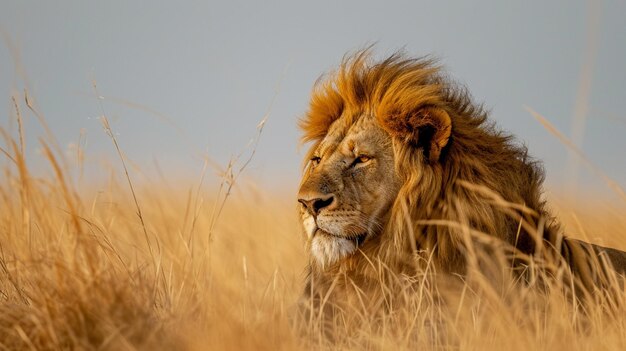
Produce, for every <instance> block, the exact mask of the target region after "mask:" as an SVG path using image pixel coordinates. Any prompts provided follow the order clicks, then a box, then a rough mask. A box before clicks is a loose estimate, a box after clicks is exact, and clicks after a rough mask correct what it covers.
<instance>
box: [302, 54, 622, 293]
mask: <svg viewBox="0 0 626 351" xmlns="http://www.w3.org/2000/svg"><path fill="white" fill-rule="evenodd" d="M361 116H375V118H376V120H377V121H378V123H379V125H380V126H381V127H382V128H383V129H384V130H385V131H386V132H387V133H388V134H389V136H390V137H391V139H392V145H393V155H394V159H395V170H393V171H394V172H395V175H396V176H397V177H398V179H399V180H400V184H401V185H400V188H399V191H398V194H397V196H396V197H395V201H394V202H393V205H392V206H391V208H390V210H389V211H388V213H385V214H384V216H385V219H386V223H385V225H384V230H383V231H382V233H380V234H379V235H377V236H376V237H374V238H372V239H371V240H369V241H366V242H365V244H364V245H363V246H362V247H360V250H359V252H358V253H356V254H353V255H351V256H350V257H347V258H345V259H343V260H341V261H340V262H337V263H336V264H334V265H332V266H330V267H328V266H326V267H320V266H318V265H316V264H312V265H311V267H310V269H311V275H310V279H309V282H308V288H307V289H308V290H309V293H313V294H316V293H315V291H314V290H316V289H319V292H318V293H320V294H322V296H323V294H324V292H325V291H329V289H331V290H332V289H335V291H340V290H341V286H343V287H344V288H347V287H348V286H350V284H351V283H348V282H347V281H348V280H350V281H360V282H361V286H360V289H366V288H364V287H363V286H366V285H367V284H366V283H365V281H366V279H365V278H363V277H367V276H368V275H369V274H371V272H369V271H370V270H371V267H372V265H373V264H372V261H376V260H378V262H382V264H384V265H385V266H387V267H389V268H390V269H391V270H393V271H396V272H402V271H404V270H406V269H407V268H406V267H409V266H410V265H411V262H414V261H415V253H416V252H420V253H421V256H420V255H418V257H422V258H424V259H425V260H429V261H430V262H431V263H432V264H433V265H434V267H435V268H436V269H438V270H440V271H443V272H450V273H461V274H464V273H466V272H467V269H468V264H471V263H472V262H471V261H472V259H476V257H475V256H472V255H471V253H472V252H473V251H472V250H474V249H473V248H472V247H473V246H474V245H476V243H477V242H485V241H489V242H491V243H495V245H496V246H499V247H508V249H507V250H509V251H510V252H514V253H515V254H516V255H518V257H526V259H528V258H529V257H530V256H532V255H534V257H539V255H537V253H538V252H540V251H541V252H543V253H545V255H543V257H545V258H550V259H552V260H554V261H558V262H561V263H566V264H568V265H570V266H571V267H572V271H573V272H574V273H575V274H576V275H577V277H578V278H579V279H580V281H581V282H582V285H583V286H585V287H587V288H590V287H593V286H594V285H596V284H598V280H599V279H600V280H601V278H599V277H600V276H601V275H602V272H604V271H605V269H604V268H602V267H604V266H602V267H601V266H600V265H597V264H592V261H595V262H598V259H597V257H598V253H599V252H603V251H604V252H606V254H607V255H608V256H609V261H611V262H612V263H613V264H614V265H619V266H618V267H616V268H617V269H618V270H620V271H624V270H626V254H624V253H622V252H620V251H617V250H612V249H605V248H601V247H597V246H594V245H590V244H586V243H582V242H578V241H574V240H569V239H564V238H563V237H562V236H561V234H560V233H561V231H560V229H559V226H558V224H557V223H556V221H555V220H554V219H553V218H552V217H551V215H550V214H549V213H548V211H547V210H546V205H545V203H544V201H543V200H542V197H541V184H542V182H543V171H542V169H541V167H540V165H539V164H538V163H537V162H536V161H534V160H533V159H531V158H530V157H529V156H528V153H527V149H526V148H525V147H523V146H520V145H518V144H516V143H515V142H514V141H513V138H512V137H511V136H510V135H508V134H505V133H503V132H501V131H499V130H498V129H497V128H495V126H494V125H493V124H492V123H490V122H488V120H487V111H485V109H484V108H483V107H482V106H480V105H476V104H475V103H473V102H472V101H471V98H470V95H469V93H468V92H467V90H466V89H464V88H462V87H459V86H458V85H456V84H454V83H453V82H451V81H450V80H449V79H448V78H447V77H446V76H445V75H444V74H443V73H442V71H441V70H440V68H439V67H438V66H437V65H435V63H434V61H433V60H431V59H428V58H417V59H413V58H406V57H405V56H404V55H402V54H399V53H396V54H394V55H392V56H390V57H389V58H387V59H385V60H382V61H380V62H372V60H371V58H370V53H369V51H368V50H365V51H361V52H358V53H357V54H355V55H353V56H349V57H347V58H345V59H344V61H343V62H342V64H341V65H340V67H339V69H338V70H337V71H335V72H333V73H331V74H330V75H329V76H327V77H325V79H323V80H322V81H321V82H318V84H317V85H316V87H315V89H314V91H313V94H312V97H311V103H310V107H309V110H308V112H307V114H306V116H305V117H304V118H303V119H302V120H301V123H300V127H301V129H302V130H303V132H304V136H303V141H304V142H312V143H313V145H312V147H311V150H310V151H309V154H308V155H307V156H308V157H307V160H308V159H309V158H310V157H311V156H312V155H313V153H314V152H315V150H316V149H317V147H318V146H319V145H320V143H321V142H322V140H323V139H324V137H325V136H326V135H327V133H328V131H329V129H330V128H331V127H335V126H336V125H335V123H340V124H341V125H343V126H350V125H352V124H354V123H355V121H357V120H358V119H359V118H361ZM309 167H310V166H309ZM307 171H309V169H308V168H307ZM311 171H312V170H311ZM381 186H383V187H384V186H386V184H382V185H381ZM520 223H521V224H520ZM468 228H471V230H470V229H468ZM472 233H473V234H472ZM477 233H478V234H477ZM481 240H482V241H481ZM522 261H523V260H522ZM407 262H408V263H407ZM603 262H604V261H603ZM474 263H476V262H474ZM605 263H606V262H605ZM368 272H369V273H368ZM338 273H342V274H343V275H342V277H343V278H340V279H339V280H338V278H337V277H338ZM343 280H346V282H344V284H341V281H343ZM338 281H339V283H338ZM331 285H332V286H333V287H332V288H330V286H331Z"/></svg>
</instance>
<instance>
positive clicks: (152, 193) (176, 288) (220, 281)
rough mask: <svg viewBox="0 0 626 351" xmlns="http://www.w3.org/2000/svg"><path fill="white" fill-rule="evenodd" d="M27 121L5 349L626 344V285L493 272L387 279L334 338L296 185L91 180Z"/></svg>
mask: <svg viewBox="0 0 626 351" xmlns="http://www.w3.org/2000/svg"><path fill="white" fill-rule="evenodd" d="M15 105H16V108H17V109H18V110H19V106H18V105H19V104H18V103H17V102H16V103H15ZM17 117H18V122H19V123H18V126H19V127H20V128H19V131H18V137H17V138H15V137H13V136H11V135H10V134H9V133H7V132H6V131H4V130H2V131H1V132H2V135H3V137H4V145H3V146H2V150H0V151H1V152H2V154H3V155H4V156H3V157H4V158H5V161H4V163H5V167H4V168H3V169H2V171H3V179H2V181H1V182H0V349H6V350H15V349H32V350H46V349H50V350H59V349H103V350H134V349H150V350H153V349H167V350H170V349H189V350H194V349H198V350H206V349H209V350H214V349H216V350H219V349H254V350H263V349H267V350H277V349H303V348H304V349H308V348H314V349H317V348H319V347H328V348H333V349H359V350H360V349H372V350H387V349H389V350H391V349H393V350H396V349H441V350H448V349H455V350H456V349H459V350H511V351H512V350H535V349H537V350H568V351H571V350H604V349H606V350H609V349H610V350H623V349H626V308H625V307H623V306H626V292H625V291H624V289H623V287H620V286H619V285H616V286H614V288H615V301H616V302H617V304H618V305H619V304H620V303H621V307H619V306H617V307H616V306H613V305H609V303H608V302H607V300H605V299H601V298H598V299H590V300H589V301H588V302H587V303H586V304H584V305H580V304H577V303H576V302H575V301H573V300H572V299H571V297H570V296H569V295H568V294H567V293H565V292H564V291H565V290H566V289H564V288H565V287H563V286H561V285H560V284H562V283H559V282H558V281H557V280H554V279H549V278H548V279H546V282H545V283H544V285H542V288H541V289H538V288H537V287H536V286H533V284H532V283H531V284H522V283H520V282H517V281H512V282H510V283H508V284H506V285H505V286H504V288H503V289H502V290H497V291H496V290H494V288H493V286H492V285H491V284H490V283H489V282H487V281H486V278H485V277H481V276H476V277H474V278H471V279H468V281H467V282H466V283H465V284H455V285H453V286H451V287H448V288H446V287H445V286H443V287H442V286H439V285H437V284H432V282H431V280H429V279H424V277H425V276H426V273H428V272H424V275H421V276H420V275H418V276H415V277H405V276H402V277H395V278H394V279H395V280H394V281H395V282H396V283H397V285H394V286H382V288H384V289H391V290H390V291H392V292H393V293H392V294H391V298H390V300H389V301H386V303H387V306H388V307H387V308H386V309H385V311H384V313H382V314H381V313H371V314H370V313H368V309H367V306H366V307H365V308H361V306H355V307H354V310H353V311H350V313H348V314H347V316H350V317H346V319H340V320H339V319H337V320H334V321H333V323H334V324H335V329H336V330H337V331H338V332H337V333H336V334H335V335H334V340H332V341H331V340H329V339H328V338H325V337H324V336H323V335H322V331H321V328H320V323H323V321H321V320H320V319H318V318H314V317H315V316H313V317H311V318H309V319H301V318H300V317H299V314H298V313H297V307H296V306H297V301H298V297H299V296H300V293H301V291H302V289H303V286H302V284H303V281H304V270H305V266H306V255H305V252H304V245H303V238H302V237H301V235H300V229H299V226H298V223H297V220H296V218H297V215H296V211H295V201H293V199H292V198H291V196H289V195H282V194H275V195H272V194H268V193H265V192H263V191H260V190H258V189H256V188H255V187H254V186H253V185H251V184H248V183H245V182H244V181H241V180H240V181H239V182H238V183H237V184H234V183H235V180H236V179H237V170H240V168H237V167H228V169H227V172H226V173H225V176H224V178H223V179H224V180H225V181H226V183H223V187H222V189H223V190H224V191H227V192H226V193H227V194H229V195H228V196H224V191H223V192H221V193H218V191H217V187H214V186H203V185H202V180H201V179H202V178H203V177H204V175H198V181H197V182H195V183H189V184H183V185H180V186H177V187H176V188H172V187H171V186H168V185H165V184H151V183H149V182H147V181H146V182H142V183H136V182H135V183H133V182H131V176H132V174H131V175H122V174H124V173H123V170H122V172H119V174H120V176H113V177H112V178H111V179H109V180H108V182H107V183H106V184H99V185H98V184H90V185H89V186H88V187H87V188H78V187H77V185H76V184H75V183H76V182H75V181H74V180H73V177H72V176H71V175H72V174H74V173H76V171H77V170H76V169H72V167H70V166H68V165H67V164H68V163H69V162H67V160H65V159H64V158H63V157H62V156H61V155H60V154H59V152H58V151H57V150H56V148H50V147H48V146H47V145H49V144H51V142H50V141H43V140H42V147H43V150H44V155H45V157H46V158H47V160H48V161H49V164H50V170H51V174H50V176H43V177H36V176H33V175H31V173H30V172H29V168H28V167H27V164H26V160H25V159H24V149H25V146H24V144H23V140H24V138H23V134H24V131H23V130H22V128H21V125H22V123H21V115H17ZM105 127H106V128H107V131H110V126H108V124H105ZM110 135H111V137H112V138H113V135H114V134H113V133H111V134H110ZM16 139H17V141H16ZM114 142H115V144H116V147H117V146H118V145H117V141H115V140H114ZM52 145H54V144H52ZM78 154H80V150H79V152H78ZM121 154H122V153H121V152H120V155H121ZM244 163H245V161H244ZM76 168H77V169H78V170H80V169H82V165H80V164H78V165H76ZM233 169H234V170H235V172H234V173H233ZM129 185H130V187H129ZM233 185H236V186H233ZM207 188H208V190H206V189H207ZM131 190H132V191H131ZM231 190H232V191H233V192H232V193H231ZM223 204H224V205H223ZM573 205H574V204H572V203H571V202H566V203H562V204H561V206H559V208H558V212H559V214H560V215H561V217H562V219H563V221H564V222H566V225H567V228H568V229H569V230H570V231H571V232H572V233H574V235H575V236H578V237H582V238H588V239H589V240H592V241H595V242H600V243H602V242H603V243H604V244H608V245H612V246H617V247H621V248H622V249H624V248H626V235H625V234H623V233H626V217H624V215H623V213H624V211H623V208H618V207H615V206H610V207H609V206H608V205H606V203H603V202H600V205H601V206H603V207H599V206H594V208H596V210H595V211H591V212H587V213H584V214H580V212H579V209H578V208H576V206H573ZM620 233H622V234H620ZM382 269H384V268H382ZM538 274H541V272H539V273H538ZM407 283H410V284H407ZM394 284H395V283H394ZM444 301H445V302H444ZM394 306H404V307H403V308H397V307H394ZM294 325H300V326H303V327H304V328H303V330H302V329H296V328H295V327H294Z"/></svg>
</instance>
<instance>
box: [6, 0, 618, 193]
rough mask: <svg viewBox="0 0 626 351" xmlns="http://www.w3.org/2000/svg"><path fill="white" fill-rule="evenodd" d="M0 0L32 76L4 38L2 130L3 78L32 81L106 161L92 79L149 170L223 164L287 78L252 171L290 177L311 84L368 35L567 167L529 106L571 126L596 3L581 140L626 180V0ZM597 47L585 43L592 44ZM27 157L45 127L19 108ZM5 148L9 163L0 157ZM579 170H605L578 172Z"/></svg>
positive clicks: (557, 179)
mask: <svg viewBox="0 0 626 351" xmlns="http://www.w3.org/2000/svg"><path fill="white" fill-rule="evenodd" d="M593 4H595V5H590V4H589V3H587V2H584V1H549V2H547V1H517V2H512V1H473V2H469V1H456V2H447V1H377V2H369V1H307V2H295V1H264V2H261V1H249V2H239V1H224V2H199V1H191V2H190V1H179V2H169V1H143V2H129V1H99V2H92V1H8V0H4V1H3V6H2V11H0V28H1V29H2V31H3V32H4V34H6V35H7V36H8V37H9V38H11V40H13V41H14V42H15V43H17V45H18V46H19V48H20V52H21V64H22V66H23V68H24V70H25V72H26V74H27V77H28V83H26V82H25V81H24V80H23V79H22V78H20V77H19V75H18V73H17V70H16V68H15V66H14V62H13V59H12V56H11V51H10V50H9V49H8V48H7V45H6V43H3V45H2V46H0V111H2V116H1V117H0V125H1V126H3V127H5V128H10V126H11V124H13V125H14V123H13V122H11V121H10V119H11V116H12V114H11V104H10V96H11V92H12V90H13V89H17V91H20V90H22V89H23V88H24V87H25V85H26V84H28V85H29V89H30V90H31V94H32V95H33V96H34V97H35V98H36V100H37V102H38V105H39V107H40V109H41V110H42V112H43V113H44V114H45V116H46V118H47V120H48V122H49V123H50V125H51V127H52V129H53V130H54V132H55V134H56V135H57V137H58V139H59V141H60V142H61V143H62V144H63V145H68V144H70V143H75V142H76V141H77V140H78V136H79V133H80V130H81V128H82V129H84V130H85V132H86V136H87V144H86V152H87V154H88V155H90V156H91V158H90V160H89V162H90V163H89V164H90V165H91V166H90V167H96V166H97V163H98V160H99V159H102V157H103V156H104V157H108V158H110V159H111V160H112V161H113V162H115V161H116V158H115V154H114V150H113V148H112V145H111V142H110V140H109V139H108V138H107V136H106V135H105V133H104V132H103V131H102V127H101V125H100V123H99V122H98V120H97V119H96V117H97V116H98V115H100V114H101V113H100V110H99V107H98V104H97V100H95V99H93V97H90V96H91V95H93V92H92V88H91V77H95V79H96V80H97V82H98V86H99V90H100V93H101V95H103V96H105V97H106V98H117V99H124V100H128V101H131V102H133V103H137V104H141V105H143V106H147V107H149V108H150V109H152V110H155V111H158V112H159V113H161V114H163V115H166V116H168V117H169V118H170V119H171V120H172V121H173V123H174V124H175V125H176V126H177V127H178V128H180V129H181V130H182V133H181V132H179V131H178V130H177V129H176V128H174V127H173V126H172V125H170V124H168V123H167V122H163V121H162V120H160V119H159V118H158V117H156V116H155V115H153V114H150V113H147V112H146V111H144V110H140V109H136V108H131V107H129V106H127V105H123V104H120V103H119V102H117V100H111V99H105V100H104V108H105V110H106V113H107V115H108V116H109V118H110V119H111V121H112V127H113V128H114V130H115V131H116V132H117V133H118V139H119V142H120V144H121V146H122V148H123V150H124V151H125V152H126V153H127V154H128V156H129V157H130V159H132V160H133V161H134V162H136V163H137V164H138V165H140V167H142V169H144V170H145V171H146V172H148V173H150V172H151V170H152V167H153V166H152V162H153V159H157V160H159V162H160V164H161V166H162V168H163V170H164V173H165V174H166V176H168V175H171V176H172V177H175V176H177V175H180V174H182V173H189V174H194V175H195V174H198V175H199V173H200V169H201V166H202V161H201V158H200V155H201V154H202V153H203V152H204V151H205V150H208V154H209V155H210V156H211V157H212V158H214V159H215V160H216V161H218V162H220V163H222V164H224V163H226V161H227V160H228V158H229V157H230V156H231V155H232V154H236V153H238V152H239V151H241V150H242V149H243V148H244V147H245V145H246V143H247V142H248V140H249V139H250V137H252V136H253V135H254V133H255V127H256V124H257V122H258V121H259V120H260V119H261V117H262V116H263V114H264V113H265V112H266V110H267V108H268V106H269V104H270V101H271V100H272V97H273V96H274V92H275V89H276V86H277V84H278V83H279V82H281V84H280V87H279V90H278V94H277V96H276V100H275V102H274V105H273V108H272V110H271V115H270V117H269V120H268V122H267V126H266V129H265V131H264V134H263V136H262V140H261V142H260V144H259V147H258V153H257V155H256V157H255V160H254V161H253V163H252V164H251V168H250V172H249V173H248V175H251V176H253V177H255V178H257V179H259V180H260V181H261V182H267V181H269V179H271V178H274V177H276V176H278V177H280V179H281V181H285V182H292V183H295V182H296V181H297V179H298V177H299V172H300V158H301V157H302V155H303V151H302V150H300V151H298V148H297V143H298V138H299V135H298V131H297V128H296V120H297V118H298V117H299V116H301V115H302V114H303V113H304V111H305V110H306V107H307V102H308V101H307V100H308V95H309V92H310V90H311V87H312V84H313V82H314V81H315V80H316V79H317V78H318V77H319V76H320V74H321V73H323V72H325V71H328V70H329V69H331V68H332V67H333V66H334V65H336V64H337V63H338V62H339V61H340V59H341V57H342V56H343V55H344V53H346V52H347V51H350V50H354V49H357V48H360V47H363V46H364V45H366V44H368V43H373V42H376V43H377V45H376V48H377V53H378V54H379V55H380V56H382V55H386V54H389V53H391V52H392V51H393V50H396V49H399V48H402V47H404V48H405V49H406V51H407V52H409V53H411V54H413V55H424V54H434V55H436V56H438V57H440V58H441V60H442V63H443V64H444V65H445V67H446V68H447V69H448V70H449V72H450V73H451V74H452V75H453V76H454V77H455V78H456V79H457V80H458V81H460V82H462V83H464V84H466V85H467V86H468V87H469V88H470V90H471V91H472V93H473V95H474V97H475V99H476V100H477V101H480V102H484V103H485V104H486V106H488V107H489V108H491V110H492V112H493V113H492V118H493V119H494V120H496V121H497V123H498V124H499V126H500V127H502V128H503V129H505V130H508V131H510V132H512V133H514V134H516V135H517V137H518V139H519V140H521V141H523V142H524V143H526V144H527V145H528V147H529V149H530V151H531V153H532V155H534V156H535V157H537V158H540V159H542V160H544V162H545V164H546V169H547V171H548V181H549V182H550V183H551V184H554V185H556V186H558V185H559V184H562V183H563V182H564V180H565V179H567V174H566V173H567V172H566V169H567V167H566V165H567V155H568V153H567V150H566V148H565V147H564V146H563V145H561V144H560V143H559V142H558V141H557V140H556V139H555V138H554V137H553V136H551V135H550V134H549V133H548V132H546V131H545V129H544V128H543V127H541V125H539V124H538V123H537V122H536V121H535V120H534V119H533V118H532V117H531V116H530V115H529V114H528V113H527V112H526V111H525V110H524V108H523V106H524V105H528V106H531V107H532V108H534V109H535V110H536V111H538V112H539V113H541V114H543V115H544V116H546V117H548V118H549V119H550V120H551V121H552V122H553V123H554V125H555V126H556V127H557V128H559V129H561V130H562V131H564V132H567V133H568V134H569V133H570V130H571V120H572V116H573V111H574V106H575V101H576V99H577V92H578V90H579V84H580V83H579V82H580V80H581V71H582V67H583V64H584V62H585V53H586V51H587V49H586V48H587V47H588V45H587V43H586V42H587V39H586V35H587V33H588V31H589V24H590V21H589V18H590V16H589V9H590V6H599V8H600V17H599V19H600V20H599V21H598V26H597V35H596V38H597V40H596V41H595V43H596V44H597V45H595V48H596V51H595V60H594V66H593V69H592V71H591V72H592V75H591V77H592V85H591V91H590V96H589V113H588V123H587V128H586V131H585V136H584V141H583V149H584V150H585V152H586V153H587V154H588V155H589V156H590V157H591V158H592V159H593V160H594V162H595V163H597V164H598V165H599V166H600V167H601V168H602V169H603V170H604V171H605V172H606V173H607V174H608V175H609V176H611V177H613V178H615V179H616V180H617V181H618V182H619V183H621V184H622V185H623V184H626V162H624V160H625V159H626V157H625V156H624V153H625V152H626V138H625V137H624V135H625V134H626V114H625V113H624V112H623V111H626V68H625V63H626V20H625V18H626V3H625V2H624V1H618V0H616V1H603V2H599V1H597V2H593ZM592 57H593V55H592ZM27 117H28V118H27V133H28V135H29V138H28V143H29V145H30V148H29V153H28V156H29V158H30V162H31V163H32V164H35V165H36V164H43V162H42V161H41V157H40V156H39V155H38V154H37V152H36V149H37V148H36V146H37V145H36V144H37V139H36V137H37V136H39V135H41V134H42V131H41V128H39V127H38V126H37V124H36V121H35V119H34V118H33V117H32V116H27ZM2 162H4V161H2ZM585 173H589V172H587V171H583V175H582V178H581V179H583V181H584V182H585V184H587V183H589V184H600V185H601V181H600V180H598V179H597V178H596V177H594V176H589V175H585Z"/></svg>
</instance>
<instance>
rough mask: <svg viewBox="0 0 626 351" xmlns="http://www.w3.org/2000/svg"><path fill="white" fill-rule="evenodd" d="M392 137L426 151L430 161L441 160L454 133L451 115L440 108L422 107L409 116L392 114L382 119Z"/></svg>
mask: <svg viewBox="0 0 626 351" xmlns="http://www.w3.org/2000/svg"><path fill="white" fill-rule="evenodd" d="M380 122H381V124H382V125H383V127H384V128H385V130H387V132H388V133H389V134H391V136H392V137H395V138H399V139H401V140H403V141H405V142H408V143H411V144H414V145H415V146H417V147H421V148H423V149H424V153H425V155H426V156H427V157H428V161H429V162H431V163H435V162H437V161H438V160H439V155H440V154H441V150H442V149H443V148H444V147H445V146H446V144H448V139H450V133H451V131H452V121H451V119H450V115H448V113H447V112H446V111H445V110H444V109H442V108H439V107H433V106H428V107H422V108H420V109H418V110H416V111H413V112H410V113H408V114H404V115H403V114H392V115H388V116H385V117H383V118H381V119H380Z"/></svg>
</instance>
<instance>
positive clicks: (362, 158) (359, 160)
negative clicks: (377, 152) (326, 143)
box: [352, 155, 372, 166]
mask: <svg viewBox="0 0 626 351" xmlns="http://www.w3.org/2000/svg"><path fill="white" fill-rule="evenodd" d="M371 159H372V157H371V156H367V155H359V156H357V158H355V159H354V162H352V165H354V166H355V165H358V164H360V163H367V162H369V161H370V160H371Z"/></svg>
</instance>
